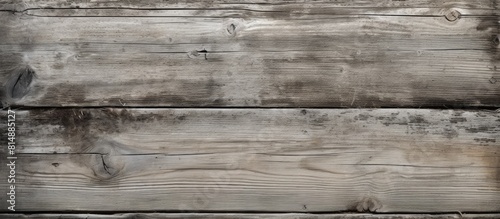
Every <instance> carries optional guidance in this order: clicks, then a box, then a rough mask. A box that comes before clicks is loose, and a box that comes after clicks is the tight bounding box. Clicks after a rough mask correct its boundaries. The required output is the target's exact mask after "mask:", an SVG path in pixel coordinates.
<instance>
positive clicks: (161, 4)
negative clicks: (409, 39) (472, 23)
mask: <svg viewBox="0 0 500 219" xmlns="http://www.w3.org/2000/svg"><path fill="white" fill-rule="evenodd" d="M300 5H305V6H308V5H322V7H337V8H374V9H382V10H383V9H384V8H390V7H394V8H400V9H405V8H416V9H423V8H427V9H443V8H445V9H450V8H463V9H496V7H497V5H496V1H489V2H487V1H479V0H473V1H472V0H471V1H431V0H420V1H388V0H384V1H377V2H376V3H375V2H367V1H361V0H353V1H349V2H332V1H315V2H314V4H307V3H304V2H302V1H297V0H292V1H282V2H279V1H276V2H273V1H271V2H269V1H252V2H248V1H242V0H215V1H207V2H204V1H203V2H202V1H200V2H194V1H192V2H184V1H174V2H165V1H160V0H153V1H148V2H141V1H121V2H104V1H102V2H101V1H92V2H88V1H83V0H77V1H71V2H68V1H60V0H51V1H43V2H40V1H34V0H2V1H0V10H15V11H26V10H30V9H40V8H59V9H71V8H115V9H116V8H132V9H152V10H158V9H162V8H165V9H172V8H244V9H253V10H258V9H266V8H267V9H274V10H277V9H281V11H284V10H287V9H293V8H298V7H299V8H300ZM305 8H307V7H305ZM424 11H425V9H424ZM417 14H419V13H417ZM420 14H421V13H420ZM407 15H408V14H407Z"/></svg>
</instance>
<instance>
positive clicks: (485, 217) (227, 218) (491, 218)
mask: <svg viewBox="0 0 500 219" xmlns="http://www.w3.org/2000/svg"><path fill="white" fill-rule="evenodd" d="M0 217H2V218H12V219H16V218H44V219H51V218H58V219H76V218H82V219H92V218H117V219H118V218H149V219H154V218H166V219H170V218H183V219H211V218H216V219H235V218H238V219H264V218H267V219H299V218H300V219H461V218H464V219H467V218H470V219H473V218H475V219H496V218H500V214H461V213H457V214H440V215H433V214H320V215H314V214H293V213H290V214H188V213H184V214H171V213H167V214H165V213H127V214H112V215H110V214H0Z"/></svg>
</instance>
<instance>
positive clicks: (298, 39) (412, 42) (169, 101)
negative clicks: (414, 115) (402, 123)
mask: <svg viewBox="0 0 500 219" xmlns="http://www.w3.org/2000/svg"><path fill="white" fill-rule="evenodd" d="M4 2H5V1H4ZM71 2H72V3H66V2H60V1H47V2H45V1H44V2H43V3H36V4H40V5H39V6H35V5H34V4H35V1H23V4H22V5H24V6H26V7H28V8H33V10H27V11H24V12H23V13H16V14H12V13H10V12H4V13H0V14H1V17H2V20H4V21H5V22H3V23H2V24H0V30H2V33H1V34H0V39H2V42H1V44H0V56H1V58H0V64H1V65H0V66H1V67H0V80H1V81H4V86H3V92H2V93H3V94H2V102H3V104H4V105H11V104H14V105H23V106H123V105H125V106H251V107H443V105H444V106H446V107H448V106H451V107H467V106H490V107H500V86H499V84H500V82H498V80H500V73H499V71H498V70H497V67H498V64H499V62H500V61H499V56H498V42H499V41H498V37H497V34H498V16H497V10H496V9H495V7H496V5H495V4H493V3H494V2H496V1H455V2H451V3H446V1H439V2H437V3H431V2H434V1H411V3H410V2H406V1H404V2H402V1H384V2H381V3H372V2H368V1H352V2H353V4H352V5H350V4H349V3H345V2H344V3H335V2H329V1H324V2H323V1H319V2H314V3H308V4H298V3H294V2H289V3H283V4H281V3H280V4H277V3H276V4H263V2H261V3H262V4H245V3H243V2H238V1H235V2H228V1H215V2H214V3H213V4H214V5H215V6H214V5H212V6H213V7H212V6H210V4H208V5H206V6H205V7H202V6H201V5H200V4H202V3H179V4H174V3H162V4H157V7H158V8H155V9H162V8H163V9H164V10H143V9H148V6H147V5H148V4H149V3H142V2H136V1H133V2H131V3H112V2H109V1H107V2H100V1H97V2H95V1H92V2H87V3H85V2H84V1H71ZM56 3H57V4H58V6H57V5H56ZM15 4H18V3H16V2H15ZM113 4H115V5H114V6H116V7H118V8H120V7H121V8H122V9H112V6H113ZM127 4H130V5H127ZM426 4H427V6H426ZM0 5H1V4H0ZM24 6H23V7H24ZM76 6H79V7H81V8H80V9H68V7H76ZM50 7H54V8H56V9H50ZM94 7H96V8H94ZM34 8H48V9H36V10H35V9H34ZM57 8H66V9H57ZM137 9H140V10H137ZM23 10H24V9H23ZM451 11H457V12H459V13H460V14H462V15H463V16H461V17H457V19H456V20H454V21H450V20H449V19H453V18H452V17H450V16H452V15H449V13H450V12H451ZM455 15H457V14H455ZM455 15H453V16H455ZM53 16H55V17H53ZM457 16H458V15H457ZM139 27H140V28H139ZM26 69H32V70H33V72H34V74H33V75H34V77H33V78H31V79H32V82H31V83H24V84H29V86H27V87H24V86H21V87H20V88H17V90H16V92H15V94H17V95H13V87H14V85H13V84H16V82H17V79H18V78H19V75H22V74H21V73H20V72H25V71H26ZM25 78H26V79H30V78H28V77H25ZM21 84H22V83H21ZM124 87H126V89H123V88H124Z"/></svg>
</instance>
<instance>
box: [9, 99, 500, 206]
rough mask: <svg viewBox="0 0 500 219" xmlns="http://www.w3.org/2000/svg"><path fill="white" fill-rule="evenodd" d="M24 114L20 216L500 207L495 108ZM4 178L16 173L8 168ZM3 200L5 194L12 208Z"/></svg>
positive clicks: (499, 127) (499, 117)
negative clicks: (43, 213) (30, 213)
mask: <svg viewBox="0 0 500 219" xmlns="http://www.w3.org/2000/svg"><path fill="white" fill-rule="evenodd" d="M16 115H17V116H16V124H17V125H16V127H17V137H16V141H17V145H18V148H17V149H16V150H17V153H18V154H17V157H18V159H17V161H16V162H17V165H18V168H19V169H18V172H17V175H16V180H18V183H17V184H16V186H17V199H16V200H17V205H16V208H17V210H18V211H226V212H231V211H233V212H249V211H258V212H266V211H269V212H336V211H360V212H456V211H461V212H496V211H500V168H499V167H500V156H499V153H500V114H498V112H494V111H462V110H428V109H377V110H370V109H350V110H348V109H345V110H343V109H302V110H301V109H38V110H25V111H17V112H16ZM0 130H6V129H5V124H4V123H1V124H0ZM2 141H6V140H5V139H2ZM2 144H6V143H5V142H3V143H2ZM2 149H3V150H5V148H4V147H2ZM4 153H5V152H4ZM2 156H5V155H2ZM0 171H1V173H2V176H5V174H6V171H7V167H6V166H5V165H0ZM0 186H1V187H2V188H4V187H5V186H6V182H5V181H3V180H2V181H0ZM5 199H6V196H0V203H1V204H0V205H1V207H2V209H6V208H4V207H5V205H6V200H5Z"/></svg>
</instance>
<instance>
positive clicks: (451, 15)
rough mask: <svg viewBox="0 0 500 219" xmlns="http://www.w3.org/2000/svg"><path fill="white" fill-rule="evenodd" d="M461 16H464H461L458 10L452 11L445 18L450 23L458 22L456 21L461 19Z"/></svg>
mask: <svg viewBox="0 0 500 219" xmlns="http://www.w3.org/2000/svg"><path fill="white" fill-rule="evenodd" d="M461 16H462V14H460V12H458V11H457V10H451V11H450V12H448V13H447V14H446V15H445V16H444V17H445V18H446V20H448V21H456V20H458V19H460V17H461Z"/></svg>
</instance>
